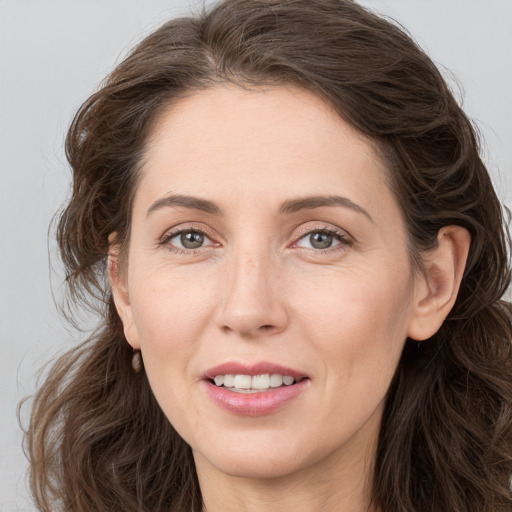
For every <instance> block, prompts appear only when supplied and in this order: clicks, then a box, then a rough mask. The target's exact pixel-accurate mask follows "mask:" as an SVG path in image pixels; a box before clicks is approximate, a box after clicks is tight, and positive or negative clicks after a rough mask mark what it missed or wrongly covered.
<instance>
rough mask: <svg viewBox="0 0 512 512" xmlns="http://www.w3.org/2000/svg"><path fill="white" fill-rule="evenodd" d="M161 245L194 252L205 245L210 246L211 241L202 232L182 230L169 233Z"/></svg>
mask: <svg viewBox="0 0 512 512" xmlns="http://www.w3.org/2000/svg"><path fill="white" fill-rule="evenodd" d="M161 243H162V245H171V246H173V247H174V248H176V249H182V250H194V249H200V248H201V247H204V246H205V245H212V241H211V240H210V238H209V237H208V236H207V235H206V233H203V232H202V231H198V230H197V229H184V230H181V231H177V232H176V231H175V232H173V233H169V234H168V235H167V236H165V237H164V238H163V240H162V241H161Z"/></svg>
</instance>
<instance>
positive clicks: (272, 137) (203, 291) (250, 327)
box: [111, 86, 469, 512]
mask: <svg viewBox="0 0 512 512" xmlns="http://www.w3.org/2000/svg"><path fill="white" fill-rule="evenodd" d="M386 173H387V171H386V169H385V168H384V166H383V164H382V163H381V161H380V160H379V158H378V157H377V156H376V154H375V151H374V149H373V146H372V144H371V143H370V142H369V141H368V140H365V138H364V137H363V136H362V135H361V134H359V133H358V132H357V131H356V130H355V129H354V128H352V127H351V126H350V125H348V124H347V123H345V122H344V121H343V120H342V119H340V118H339V117H338V116H337V115H336V114H335V113H333V112H332V111H331V109H330V108H329V107H328V106H327V105H326V104H325V103H323V102H322V101H321V100H320V99H318V98H317V97H315V96H313V95H312V94H310V93H308V92H305V91H302V90H298V89H294V88H284V87H276V88H269V89H256V90H251V91H248V90H245V89H241V88H238V87H236V86H225V87H224V86H222V87H221V86H219V87H216V88H212V89H209V90H206V91H201V92H198V93H195V94H192V95H191V96H189V97H187V98H185V99H182V100H180V101H179V102H178V103H177V104H175V105H173V106H172V107H170V108H168V110H166V111H165V112H163V113H161V115H160V118H159V120H158V123H157V124H156V126H155V128H154V131H153V134H152V136H151V137H150V139H149V141H148V145H147V151H146V157H145V160H144V165H143V169H142V176H141V180H140V183H139V185H138V189H137V192H136V196H135V201H134V208H133V215H132V230H131V239H130V243H129V249H128V264H127V267H126V268H122V269H120V268H118V266H117V261H118V248H117V247H116V246H115V245H113V246H112V249H111V282H112V287H113V292H114V299H115V302H116V306H117V308H118V312H119V314H120V316H121V319H122V321H123V325H124V329H125V335H126V338H127V340H128V342H129V343H130V344H131V345H132V346H133V347H134V348H136V349H140V350H141V352H142V357H143V361H144V367H145V371H146V373H147V375H148V378H149V381H150V384H151V387H152V389H153V392H154V394H155V396H156V398H157V400H158V402H159V404H160V406H161V407H162V409H163V411H164V413H165V414H166V416H167V417H168V419H169V421H170V422H171V423H172V424H173V425H174V427H175V428H176V429H177V431H178V432H179V433H180V435H181V436H182V437H183V438H184V439H185V441H186V442H187V443H189V444H190V446H191V447H192V450H193V454H194V458H195V462H196V467H197V472H198V477H199V481H200V484H201V490H202V494H203V499H204V503H205V507H206V508H207V509H208V511H209V512H215V511H221V510H222V511H224V512H225V511H230V510H240V509H244V510H248V511H252V510H254V511H256V510H257V511H258V512H259V511H261V510H266V511H273V510H276V511H277V510H279V511H281V510H295V511H304V512H306V511H316V510H324V511H329V510H337V511H339V510H343V511H344V512H361V511H363V510H367V507H368V505H369V482H370V481H371V478H370V476H371V471H372V465H373V460H374V456H375V446H376V441H377V437H378V431H379V425H380V421H381V416H382V411H383V406H384V399H385V395H386V391H387V389H388V387H389V384H390V382H391V379H392V377H393V374H394V372H395V369H396V367H397V364H398V361H399V358H400V354H401V351H402V348H403V346H404V343H405V342H406V338H407V337H408V336H409V337H411V338H414V339H417V340H422V339H426V338H428V337H429V336H431V335H432V334H434V333H435V331H436V330H437V329H438V328H439V326H440V325H441V323H442V321H443V320H444V318H445V317H446V315H447V314H448V312H449V310H450V308H451V306H452V305H453V302H454V300H455V297H456V293H457V289H458V283H459V281H460V277H461V274H462V270H463V267H464V262H465V257H466V254H467V248H468V246H469V236H468V235H467V233H466V232H465V231H464V230H463V229H461V228H457V227H447V228H445V229H444V230H443V231H442V232H441V233H440V236H439V242H440V243H439V248H438V249H437V250H436V251H433V252H432V253H430V254H429V255H425V258H424V260H425V271H424V272H413V270H412V268H411V265H410V261H409V256H408V251H407V235H406V231H405V228H404V223H403V220H402V216H401V212H400V208H399V205H398V204H397V201H396V199H395V197H394V196H393V194H392V192H391V191H390V189H389V187H388V186H387V184H386V182H387V180H386ZM176 195H183V196H192V197H194V198H200V199H204V200H208V201H211V202H212V203H214V205H215V206H216V207H217V208H218V209H219V210H221V211H222V214H218V213H215V212H213V211H203V210H199V209H196V208H191V207H190V206H191V205H190V204H188V206H187V205H183V204H182V205H172V204H168V203H169V201H167V204H166V199H165V198H168V197H170V196H176ZM333 195H337V196H342V197H343V198H346V199H348V200H350V202H347V201H344V202H343V204H337V205H330V206H319V207H315V208H302V209H299V210H296V211H288V212H283V211H282V205H283V203H285V202H286V201H292V200H295V199H301V198H304V197H307V196H319V197H326V196H333ZM354 205H357V206H354ZM310 206H311V205H310ZM363 210H364V211H363ZM148 211H149V213H148ZM180 229H184V230H188V231H189V232H190V231H202V232H204V233H205V234H206V236H205V238H204V239H203V240H204V244H203V246H201V247H199V248H196V249H193V250H192V249H187V248H184V247H183V246H182V243H181V240H182V239H181V237H180V235H176V230H180ZM325 229H329V230H332V231H334V233H335V234H334V235H332V247H330V248H327V249H324V250H322V249H318V248H316V247H314V246H313V245H312V242H311V238H310V234H311V233H312V232H313V233H314V232H316V233H317V234H318V232H322V231H323V230H325ZM328 240H330V239H328ZM180 245H181V246H180ZM226 361H242V362H246V363H255V362H258V361H270V362H273V363H277V364H281V365H284V366H287V367H291V368H294V369H296V370H299V371H301V372H304V373H305V374H307V375H308V377H309V379H310V380H309V382H308V385H307V386H306V388H305V390H304V392H303V393H302V394H301V395H300V396H298V397H296V398H295V399H293V400H292V401H291V402H289V403H287V404H286V405H285V406H284V407H282V408H280V409H279V410H277V411H275V412H273V413H271V414H268V415H264V416H257V417H247V416H236V415H234V414H232V413H229V412H227V411H225V410H223V409H221V408H219V406H218V405H217V404H215V403H214V402H212V400H211V399H210V398H209V397H208V396H207V394H206V393H205V392H204V389H203V387H202V386H201V380H200V379H201V376H202V375H203V373H204V372H205V371H206V370H207V369H209V368H211V367H213V366H216V365H218V364H221V363H224V362H226Z"/></svg>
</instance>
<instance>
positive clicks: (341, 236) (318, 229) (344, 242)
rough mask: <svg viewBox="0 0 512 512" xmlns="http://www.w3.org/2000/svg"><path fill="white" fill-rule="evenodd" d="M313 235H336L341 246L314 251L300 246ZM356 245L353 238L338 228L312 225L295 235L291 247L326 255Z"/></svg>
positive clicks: (326, 225)
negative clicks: (307, 237)
mask: <svg viewBox="0 0 512 512" xmlns="http://www.w3.org/2000/svg"><path fill="white" fill-rule="evenodd" d="M313 233H328V234H330V235H334V236H335V237H337V238H338V240H339V242H340V243H339V244H336V245H335V246H333V247H329V248H327V249H314V248H308V247H302V246H299V245H298V243H299V241H300V240H302V239H303V238H305V237H306V236H308V235H311V234H313ZM353 243H354V239H353V237H352V236H351V235H350V234H349V233H347V231H345V230H343V229H341V228H338V227H336V226H333V225H330V224H325V223H323V225H318V224H317V225H316V226H315V225H310V226H308V227H304V228H302V229H300V230H299V231H298V232H296V233H294V235H293V242H292V244H291V245H290V247H291V248H294V249H295V248H300V249H304V250H306V251H313V252H315V253H325V252H334V251H336V250H341V249H343V248H346V247H347V246H351V245H353Z"/></svg>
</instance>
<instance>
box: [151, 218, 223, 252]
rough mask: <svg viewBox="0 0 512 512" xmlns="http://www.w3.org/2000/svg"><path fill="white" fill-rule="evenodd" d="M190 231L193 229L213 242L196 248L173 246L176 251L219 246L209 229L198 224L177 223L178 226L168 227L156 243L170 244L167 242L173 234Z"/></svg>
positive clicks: (198, 249)
mask: <svg viewBox="0 0 512 512" xmlns="http://www.w3.org/2000/svg"><path fill="white" fill-rule="evenodd" d="M190 231H195V232H197V233H201V234H202V235H204V236H205V237H206V238H208V239H209V240H210V242H212V243H213V245H206V246H204V247H198V248H197V249H182V248H181V247H176V246H172V247H174V248H175V249H176V250H177V251H183V252H185V251H186V252H195V251H200V250H201V249H203V250H204V249H209V248H211V247H218V246H220V243H219V242H217V241H216V239H215V236H214V235H212V234H211V232H210V230H209V229H207V228H205V227H204V226H198V225H196V224H179V225H178V226H174V227H172V228H170V229H167V230H166V231H165V232H164V234H163V235H162V236H161V237H160V238H159V239H158V245H171V244H169V241H170V240H171V239H172V238H174V237H175V236H178V235H180V234H182V233H187V232H190Z"/></svg>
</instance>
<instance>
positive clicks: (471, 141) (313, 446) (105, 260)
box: [28, 0, 512, 512]
mask: <svg viewBox="0 0 512 512" xmlns="http://www.w3.org/2000/svg"><path fill="white" fill-rule="evenodd" d="M66 149H67V155H68V159H69V162H70V164H71V166H72V168H73V172H74V188H73V195H72V197H71V200H70V202H69V204H68V206H67V208H66V210H65V211H64V213H63V215H62V217H61V219H60V223H59V227H58V240H59V243H60V247H61V252H62V257H63V260H64V263H65V265H66V267H67V269H68V284H69V287H70V291H71V297H72V298H73V299H74V300H76V301H79V300H82V301H84V302H85V303H86V304H89V305H93V306H94V305H97V304H98V302H97V300H98V299H99V304H100V306H99V307H98V309H99V312H100V314H101V315H102V317H103V322H102V324H101V325H100V326H99V328H98V330H97V331H96V333H95V334H94V335H93V336H92V337H91V339H89V340H88V341H87V342H86V343H84V344H83V345H82V346H81V347H79V348H77V349H76V350H74V351H72V352H71V353H69V354H67V355H65V356H64V357H62V358H61V359H60V360H59V361H57V362H56V363H55V366H54V368H53V371H52V372H51V374H50V377H49V378H48V380H47V381H46V383H45V384H44V385H43V387H42V388H41V390H40V391H39V393H38V395H37V397H36V399H35V405H34V411H33V416H32V423H31V428H30V431H29V434H28V442H29V443H28V444H29V449H30V456H31V462H32V469H31V482H32V489H33V493H34V496H35V499H36V502H37V504H38V506H39V508H40V509H41V510H45V511H46V510H48V511H49V510H56V509H62V510H66V511H91V510H109V511H112V510H122V511H127V510H134V511H135V510H137V511H140V510H145V511H160V510H166V511H168V510H173V511H181V510H183V511H190V510H198V511H199V510H208V511H209V512H215V511H217V510H222V511H230V510H256V509H257V510H304V511H312V510H324V511H330V510H343V511H345V512H356V511H357V512H360V511H372V512H375V511H380V512H393V511H401V512H406V511H407V512H411V511H418V512H419V511H425V512H426V511H429V512H433V511H439V510H454V511H455V510H457V511H464V512H472V511H475V512H476V511H478V512H481V511H493V512H496V511H497V512H501V511H505V510H510V509H511V506H512V495H511V492H510V487H509V478H510V475H511V474H512V448H511V447H512V410H511V406H512V386H511V370H512V368H511V366H512V364H511V363H512V357H511V344H510V341H511V339H512V320H511V319H512V310H511V305H510V303H508V302H506V301H505V300H503V299H502V297H503V294H504V292H505V290H506V288H507V286H508V284H509V283H510V265H509V260H508V256H507V243H508V242H507V240H508V239H507V236H506V233H507V231H506V228H505V227H504V220H503V215H502V209H501V206H500V204H499V201H498V199H497V197H496V195H495V192H494V190H493V188H492V185H491V182H490V179H489V176H488V173H487V171H486V169H485V167H484V165H483V163H482V161H481V159H480V157H479V155H478V147H477V141H476V138H475V134H474V131H473V129H472V126H471V124H470V122H469V121H468V119H467V118H466V116H465V115H464V113H463V112H462V111H461V109H460V108H459V107H458V105H457V104H456V102H455V100H454V99H453V97H452V95H451V93H450V91H449V89H448V88H447V86H446V84H445V83H444V81H443V79H442V77H441V76H440V74H439V72H438V71H437V69H436V68H435V66H434V65H433V63H432V62H431V61H430V60H429V59H428V57H426V55H425V54H424V53H423V52H422V51H421V50H420V49H418V47H417V46H416V45H415V44H414V43H413V42H412V41H411V40H410V38H409V37H408V36H406V35H405V34H404V33H403V32H401V31H400V30H399V29H398V28H397V27H395V26H394V25H392V24H390V23H389V22H387V21H385V20H382V19H380V18H378V17H376V16H375V15H373V14H371V13H369V12H367V11H366V10H364V9H362V8H361V7H359V6H358V5H357V4H355V3H353V2H351V1H349V0H292V1H268V0H266V1H263V0H226V1H224V2H221V3H220V4H218V5H217V6H216V7H214V8H212V9H211V10H210V11H209V12H207V13H204V14H203V15H201V16H200V17H198V18H183V19H178V20H174V21H171V22H169V23H167V24H166V25H164V26H163V27H161V28H160V29H158V30H157V31H156V32H154V33H153V34H152V35H150V36H149V37H148V38H147V39H146V40H144V41H143V42H142V43H141V44H140V45H139V46H138V47H137V48H136V49H135V50H134V51H133V52H132V53H131V54H130V55H129V56H128V57H127V58H126V59H125V60H124V61H123V62H122V63H121V64H120V65H119V66H118V67H117V69H116V70H115V71H114V72H113V73H112V74H111V75H110V76H109V78H108V79H107V81H106V83H105V85H104V86H103V88H102V89H100V90H99V91H98V92H97V93H95V94H94V95H93V96H92V97H91V98H89V100H87V101H86V102H85V103H84V105H83V106H82V107H81V109H80V111H79V112H78V113H77V115H76V117H75V119H74V121H73V123H72V126H71V128H70V131H69V134H68V138H67V146H66ZM95 301H96V302H95Z"/></svg>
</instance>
